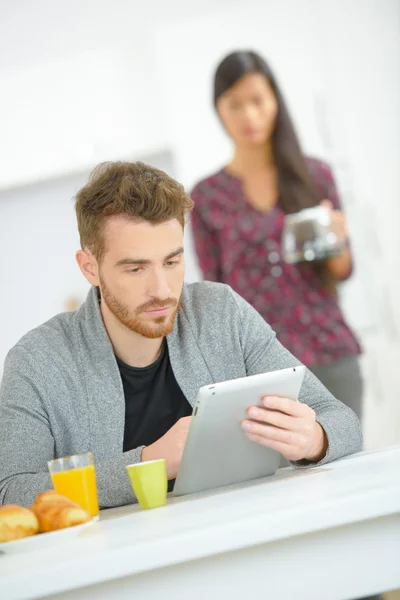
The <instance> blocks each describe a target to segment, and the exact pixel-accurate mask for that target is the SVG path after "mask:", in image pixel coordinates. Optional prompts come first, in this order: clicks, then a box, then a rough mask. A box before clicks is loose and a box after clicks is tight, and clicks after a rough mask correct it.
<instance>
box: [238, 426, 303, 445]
mask: <svg viewBox="0 0 400 600" xmlns="http://www.w3.org/2000/svg"><path fill="white" fill-rule="evenodd" d="M242 428H243V429H244V431H245V432H246V433H250V434H252V435H258V436H260V437H263V438H266V439H269V440H275V441H278V442H283V443H285V444H288V445H291V446H292V445H297V444H298V443H299V441H300V440H299V434H298V433H297V432H295V431H289V430H288V429H280V428H279V427H274V426H273V425H264V424H263V423H255V422H254V421H247V420H245V421H243V422H242Z"/></svg>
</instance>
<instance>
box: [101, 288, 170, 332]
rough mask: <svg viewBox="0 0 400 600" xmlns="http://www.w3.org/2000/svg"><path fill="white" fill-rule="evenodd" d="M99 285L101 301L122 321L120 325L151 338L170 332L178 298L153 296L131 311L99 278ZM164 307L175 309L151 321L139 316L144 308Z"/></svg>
mask: <svg viewBox="0 0 400 600" xmlns="http://www.w3.org/2000/svg"><path fill="white" fill-rule="evenodd" d="M100 287H101V296H102V301H103V302H105V304H106V305H107V307H108V309H109V311H110V312H111V313H112V314H113V315H114V317H115V318H116V319H117V320H118V321H119V322H120V323H122V325H124V326H125V327H127V328H128V329H130V330H131V331H134V332H135V333H138V334H139V335H142V336H143V337H146V338H151V339H157V338H161V337H165V336H166V335H168V334H169V333H171V331H172V329H173V327H174V322H175V317H176V313H177V312H178V309H179V302H180V299H179V300H177V299H176V298H167V299H166V300H158V299H156V298H155V299H154V300H150V301H149V302H146V303H145V304H142V305H141V306H139V307H138V308H137V309H136V310H135V311H134V312H133V313H132V312H131V311H130V310H129V308H128V307H127V305H126V304H123V303H122V302H121V301H120V300H118V298H116V297H115V296H114V295H113V294H112V292H111V291H110V290H109V289H108V287H107V286H106V284H105V283H104V281H103V279H101V278H100ZM165 307H175V310H174V311H173V312H172V314H170V315H167V316H165V317H156V318H154V319H152V321H151V323H149V322H145V321H143V320H142V319H141V318H140V314H141V313H142V312H144V311H146V310H155V309H157V308H165Z"/></svg>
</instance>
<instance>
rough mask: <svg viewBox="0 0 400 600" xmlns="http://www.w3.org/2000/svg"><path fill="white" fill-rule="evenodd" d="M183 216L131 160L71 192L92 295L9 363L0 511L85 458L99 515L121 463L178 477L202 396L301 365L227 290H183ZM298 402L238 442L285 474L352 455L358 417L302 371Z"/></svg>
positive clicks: (173, 187) (175, 200) (120, 484)
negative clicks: (69, 461)
mask: <svg viewBox="0 0 400 600" xmlns="http://www.w3.org/2000/svg"><path fill="white" fill-rule="evenodd" d="M191 208H192V201H191V200H190V198H188V196H187V195H186V194H185V192H184V190H183V188H182V186H181V185H179V184H178V183H177V182H176V181H174V180H173V179H171V178H170V177H168V176H167V175H166V174H165V173H163V172H161V171H159V170H157V169H154V168H152V167H149V166H146V165H144V164H142V163H108V164H105V165H100V167H98V168H97V169H95V171H94V172H93V174H92V176H91V179H90V181H89V183H88V184H87V185H86V186H85V187H84V188H83V189H82V190H81V191H80V192H79V193H78V194H77V197H76V214H77V220H78V228H79V233H80V239H81V247H82V249H81V250H79V251H78V252H77V255H76V259H77V262H78V265H79V267H80V269H81V271H82V273H83V275H84V276H85V277H86V279H87V280H88V282H89V283H90V284H91V286H92V287H91V289H90V291H89V294H88V297H87V300H86V302H85V303H84V304H83V305H82V307H81V308H80V309H79V310H77V311H76V312H74V313H65V314H61V315H58V316H56V317H54V318H53V319H51V320H50V321H48V322H47V323H45V324H43V325H41V326H40V327H38V328H36V329H34V330H33V331H31V332H29V333H28V334H27V335H25V336H24V337H23V338H22V339H21V340H20V341H19V342H18V343H17V345H16V346H15V347H14V348H13V349H12V350H11V351H10V353H9V354H8V356H7V359H6V362H5V368H4V376H3V381H2V386H1V391H0V440H1V443H0V502H1V503H3V504H4V503H18V504H23V505H29V504H30V503H32V502H33V500H34V498H35V496H36V494H37V493H39V492H41V491H43V490H46V489H48V488H50V487H51V480H50V477H49V474H48V472H47V461H48V460H50V459H52V458H54V457H61V456H67V455H71V454H79V453H84V452H87V451H92V452H93V453H94V456H95V462H96V473H97V483H98V492H99V501H100V505H101V506H102V507H108V506H117V505H122V504H125V503H129V502H132V501H133V500H134V497H133V493H132V489H131V486H130V483H129V479H128V476H127V474H126V471H125V466H126V465H128V464H132V463H135V462H139V461H147V460H153V459H157V458H161V457H164V458H165V459H166V462H167V470H168V478H169V479H170V481H171V482H172V481H173V479H174V478H175V477H176V474H177V471H178V468H179V463H180V460H181V456H182V450H183V447H184V444H185V440H186V436H187V432H188V428H189V424H190V414H191V411H192V405H193V403H194V401H195V398H196V393H197V391H198V389H199V388H200V387H201V386H203V385H206V384H210V383H211V382H218V381H223V380H228V379H233V378H236V377H242V376H246V375H254V374H257V373H261V372H266V371H273V370H276V369H281V368H284V367H289V366H295V365H298V364H300V363H299V362H298V361H297V360H296V359H295V358H294V357H293V356H292V355H291V354H290V353H289V352H287V351H286V350H285V349H284V348H283V347H282V346H281V345H280V343H279V342H278V341H277V340H276V338H275V335H274V333H273V331H272V330H271V328H270V327H269V326H268V325H267V324H266V323H265V321H264V320H263V319H262V318H261V317H260V315H259V314H258V313H257V312H256V311H255V310H254V309H253V308H251V307H250V306H249V305H248V304H247V303H246V302H245V301H244V300H243V299H241V298H240V297H239V296H238V295H237V294H236V293H234V292H233V291H232V290H231V288H229V287H228V286H225V285H221V284H216V283H208V282H199V283H194V284H190V285H186V284H184V283H183V280H184V252H183V229H184V219H185V214H186V213H187V212H188V211H189V210H190V209H191ZM221 226H222V224H221ZM210 251H211V250H210ZM300 400H301V402H300V403H297V402H293V401H291V400H289V399H287V398H265V399H264V406H265V408H264V409H258V410H257V409H256V408H255V407H254V408H252V409H250V410H249V414H248V417H249V418H248V419H244V420H243V422H242V428H243V434H244V435H247V436H248V437H249V438H250V439H251V440H252V441H253V442H254V443H257V444H263V445H264V446H267V447H269V448H273V449H275V450H278V451H279V452H281V453H282V455H283V456H284V457H286V458H287V459H288V460H290V461H293V464H294V465H295V466H304V465H310V464H316V463H324V462H328V461H331V460H334V459H336V458H339V457H341V456H344V455H346V454H350V453H352V452H356V451H358V450H359V449H360V447H361V432H360V425H359V422H358V420H357V417H356V416H355V414H354V413H353V412H352V411H351V410H350V409H349V408H347V407H346V406H345V405H344V404H342V403H341V402H340V401H339V400H337V399H335V398H334V397H333V396H332V395H330V394H329V393H328V392H327V390H326V389H325V388H324V387H323V386H322V384H321V383H320V382H319V381H318V380H317V379H316V378H315V377H314V376H313V375H312V374H311V373H310V372H307V374H306V377H305V380H304V383H303V387H302V392H301V397H300ZM251 418H253V420H252V419H251Z"/></svg>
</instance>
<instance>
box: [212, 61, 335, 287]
mask: <svg viewBox="0 0 400 600" xmlns="http://www.w3.org/2000/svg"><path fill="white" fill-rule="evenodd" d="M249 73H260V74H261V75H264V76H265V77H266V78H267V79H268V82H269V84H270V86H271V88H272V90H273V92H274V94H275V97H276V100H277V104H278V112H277V116H276V123H275V129H274V132H273V134H272V152H273V156H274V160H275V163H276V167H277V173H278V191H279V199H278V203H279V206H280V207H281V209H282V210H283V212H284V213H286V214H290V213H295V212H298V211H299V210H302V209H303V208H310V207H312V206H317V205H318V204H319V203H320V201H321V200H322V198H320V197H319V195H318V191H317V189H316V187H315V185H314V183H313V181H312V179H311V177H310V173H309V171H308V168H307V164H306V161H305V159H304V155H303V153H302V151H301V148H300V143H299V140H298V138H297V135H296V131H295V129H294V126H293V123H292V120H291V118H290V115H289V112H288V110H287V108H286V103H285V100H284V98H283V95H282V93H281V91H280V89H279V86H278V84H277V81H276V79H275V76H274V74H273V73H272V71H271V69H270V67H269V66H268V64H267V63H266V62H265V60H264V59H263V58H261V56H259V55H258V54H256V53H255V52H249V51H247V52H246V51H239V52H233V53H232V54H229V55H228V56H227V57H225V58H224V59H223V61H222V62H221V63H220V64H219V66H218V68H217V70H216V72H215V78H214V104H215V106H216V105H217V101H218V99H219V98H220V97H221V96H222V94H224V93H225V92H226V91H227V90H229V89H230V88H231V87H232V86H233V85H235V83H236V82H237V81H239V79H241V78H242V77H243V76H244V75H247V74H249ZM313 267H314V270H315V272H316V273H317V275H318V277H319V278H320V279H321V280H322V283H323V286H324V287H325V289H326V290H327V291H329V292H330V293H335V290H336V286H335V283H334V280H333V278H332V276H331V275H330V273H329V271H328V269H327V268H326V265H325V263H324V262H322V263H321V262H315V263H313ZM300 268H302V267H301V266H300Z"/></svg>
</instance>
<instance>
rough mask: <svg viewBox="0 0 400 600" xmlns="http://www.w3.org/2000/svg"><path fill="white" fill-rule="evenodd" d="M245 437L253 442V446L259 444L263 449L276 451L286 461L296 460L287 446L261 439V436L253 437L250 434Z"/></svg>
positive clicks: (290, 448)
mask: <svg viewBox="0 0 400 600" xmlns="http://www.w3.org/2000/svg"><path fill="white" fill-rule="evenodd" d="M247 437H248V438H249V440H250V441H251V442H254V443H255V444H260V446H264V447H265V448H271V450H276V452H280V454H282V455H283V456H284V457H285V458H287V459H288V460H297V458H296V457H295V456H294V451H293V448H292V447H291V446H289V445H288V444H284V443H282V442H277V441H276V440H269V439H267V438H263V437H262V436H259V435H254V434H251V433H248V434H247Z"/></svg>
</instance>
